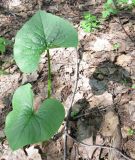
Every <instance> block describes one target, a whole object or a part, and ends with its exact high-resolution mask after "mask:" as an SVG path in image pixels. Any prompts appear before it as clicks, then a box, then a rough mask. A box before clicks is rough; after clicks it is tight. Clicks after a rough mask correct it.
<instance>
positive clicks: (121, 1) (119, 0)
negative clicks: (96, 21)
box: [102, 0, 135, 19]
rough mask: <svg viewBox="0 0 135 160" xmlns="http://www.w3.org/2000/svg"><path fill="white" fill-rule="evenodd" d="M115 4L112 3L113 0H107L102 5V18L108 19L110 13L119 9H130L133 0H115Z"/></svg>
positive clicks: (133, 4) (134, 3)
mask: <svg viewBox="0 0 135 160" xmlns="http://www.w3.org/2000/svg"><path fill="white" fill-rule="evenodd" d="M115 3H116V5H117V9H116V6H115V5H114V0H107V2H106V3H104V5H103V11H102V18H103V19H108V18H109V17H110V16H112V15H116V14H118V13H119V11H120V10H121V9H132V8H134V6H135V0H115Z"/></svg>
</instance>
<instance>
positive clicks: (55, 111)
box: [5, 84, 65, 150]
mask: <svg viewBox="0 0 135 160" xmlns="http://www.w3.org/2000/svg"><path fill="white" fill-rule="evenodd" d="M33 99H34V98H33V92H32V90H31V85H30V84H26V85H24V86H21V87H19V88H18V89H17V90H16V92H15V93H14V96H13V100H12V105H13V111H11V112H10V113H9V114H8V116H7V118H6V126H5V134H6V136H7V139H8V142H9V145H10V147H11V148H12V149H13V150H16V149H18V148H21V147H23V146H25V145H27V144H33V143H37V142H40V141H44V140H49V139H50V138H51V137H52V136H53V135H54V134H55V133H56V132H57V130H58V129H59V127H60V125H61V123H62V121H63V119H64V116H65V111H64V107H63V105H62V104H61V103H60V102H59V101H57V100H55V99H47V100H45V101H44V102H43V103H42V104H41V105H40V107H39V109H38V110H37V111H36V110H35V109H34V107H33Z"/></svg>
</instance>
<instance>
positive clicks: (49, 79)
mask: <svg viewBox="0 0 135 160" xmlns="http://www.w3.org/2000/svg"><path fill="white" fill-rule="evenodd" d="M47 58H48V98H50V97H51V89H52V82H51V63H50V53H49V49H47Z"/></svg>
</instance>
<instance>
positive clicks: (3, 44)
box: [0, 37, 11, 54]
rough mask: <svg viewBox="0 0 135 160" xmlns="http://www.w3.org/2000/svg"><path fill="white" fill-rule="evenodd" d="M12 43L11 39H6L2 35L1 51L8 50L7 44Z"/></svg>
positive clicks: (0, 41)
mask: <svg viewBox="0 0 135 160" xmlns="http://www.w3.org/2000/svg"><path fill="white" fill-rule="evenodd" d="M10 44H11V41H9V40H7V39H5V38H4V37H0V53H1V54H3V53H4V52H5V51H6V46H7V45H10Z"/></svg>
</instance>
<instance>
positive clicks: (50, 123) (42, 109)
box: [5, 11, 78, 150]
mask: <svg viewBox="0 0 135 160" xmlns="http://www.w3.org/2000/svg"><path fill="white" fill-rule="evenodd" d="M77 45H78V35H77V32H76V30H75V29H74V28H73V26H72V25H71V24H70V23H69V22H68V21H66V20H64V19H62V18H60V17H58V16H55V15H52V14H50V13H46V12H44V11H38V12H37V13H36V14H35V15H34V16H33V17H32V18H31V19H30V20H29V21H27V22H26V23H25V24H24V25H23V27H22V28H21V29H20V30H19V31H18V33H17V35H16V37H15V44H14V59H15V61H16V63H17V65H18V66H19V68H20V70H21V71H22V72H25V73H32V72H34V71H35V70H37V69H38V63H39V61H40V56H41V54H42V53H43V52H44V51H46V53H47V57H48V98H47V99H46V100H45V101H43V103H42V104H41V105H40V106H38V109H35V108H34V94H33V92H32V89H31V85H30V84H26V85H24V86H21V87H19V88H18V89H17V90H16V91H15V93H14V96H13V99H12V105H13V111H11V112H10V113H9V114H8V116H7V117H6V125H5V133H6V136H7V139H8V142H9V145H10V147H11V148H12V149H13V150H16V149H18V148H22V147H23V146H25V145H27V144H33V143H37V142H41V141H44V140H49V139H50V138H51V137H52V136H53V135H54V134H55V133H56V132H57V131H58V129H59V127H60V125H61V123H62V121H63V120H64V116H65V111H64V106H63V105H62V104H61V103H60V102H59V101H58V100H56V99H53V98H51V89H52V86H51V65H50V51H49V50H50V49H51V48H60V47H64V48H67V47H77Z"/></svg>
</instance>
